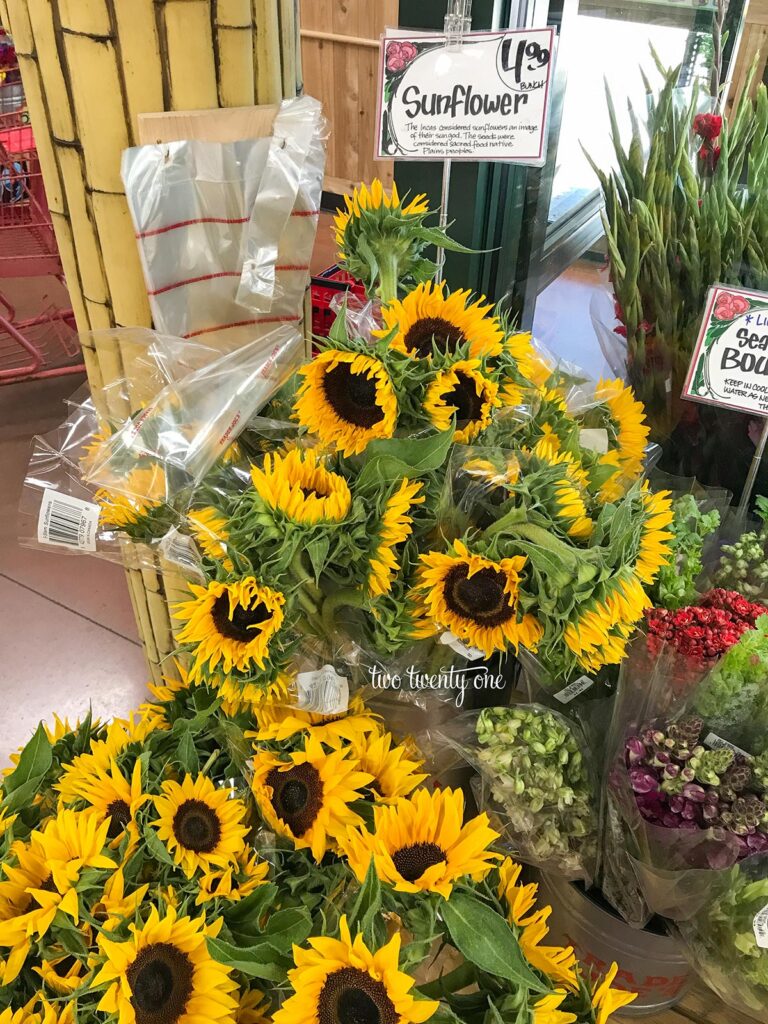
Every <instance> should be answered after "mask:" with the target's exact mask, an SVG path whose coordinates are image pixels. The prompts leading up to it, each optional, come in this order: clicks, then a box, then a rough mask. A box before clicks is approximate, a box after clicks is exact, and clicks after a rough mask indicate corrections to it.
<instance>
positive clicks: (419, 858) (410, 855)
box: [392, 843, 445, 882]
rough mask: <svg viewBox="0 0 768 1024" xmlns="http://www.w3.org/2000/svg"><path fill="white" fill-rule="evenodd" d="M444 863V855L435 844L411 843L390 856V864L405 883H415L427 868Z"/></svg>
mask: <svg viewBox="0 0 768 1024" xmlns="http://www.w3.org/2000/svg"><path fill="white" fill-rule="evenodd" d="M444 862H445V853H444V852H443V851H442V850H441V849H440V847H439V846H438V845H437V843H411V845H410V846H403V847H402V848H401V849H399V850H398V851H397V852H396V853H394V854H393V855H392V863H393V864H394V865H395V867H396V868H397V870H398V872H399V874H400V875H401V876H402V877H403V878H404V879H405V880H406V882H415V881H416V879H417V878H421V876H422V875H423V874H424V872H425V871H426V870H427V868H431V867H432V866H433V865H434V864H442V863H444Z"/></svg>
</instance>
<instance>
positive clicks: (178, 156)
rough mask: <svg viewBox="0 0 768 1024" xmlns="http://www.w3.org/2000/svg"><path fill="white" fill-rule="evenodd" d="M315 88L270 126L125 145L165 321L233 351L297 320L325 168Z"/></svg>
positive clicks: (170, 329) (150, 277)
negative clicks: (250, 133) (256, 132)
mask: <svg viewBox="0 0 768 1024" xmlns="http://www.w3.org/2000/svg"><path fill="white" fill-rule="evenodd" d="M325 135H326V128H325V122H324V119H323V117H322V112H321V105H320V103H319V102H318V101H317V100H314V99H312V98H311V97H307V96H305V97H301V98H299V99H295V100H285V101H284V102H283V103H282V105H281V107H280V110H279V112H278V114H277V117H276V118H275V122H274V127H273V134H272V136H271V137H269V138H264V139H245V140H242V141H238V142H233V143H223V144H222V143H212V142H199V141H187V142H171V143H165V144H162V145H153V146H141V147H138V148H134V149H129V150H126V152H125V154H124V156H123V167H122V174H123V180H124V182H125V189H126V196H127V199H128V205H129V207H130V210H131V214H132V217H133V221H134V225H135V228H136V233H137V237H138V240H139V248H140V252H141V258H142V263H143V266H144V275H145V279H146V284H147V291H148V294H149V299H150V306H151V309H152V317H153V320H154V323H155V324H156V325H157V327H158V329H159V330H161V331H164V332H166V333H168V334H174V335H177V336H178V337H180V338H185V339H189V338H197V337H203V336H204V337H205V338H206V340H208V341H209V342H210V343H211V344H214V345H215V346H216V347H217V348H218V349H219V350H220V351H231V350H232V349H235V348H238V347H240V346H242V345H244V344H247V343H248V342H250V341H252V340H253V339H254V338H258V337H261V336H263V335H264V334H265V333H268V332H269V331H270V330H271V329H272V328H274V326H275V324H277V323H281V322H286V323H293V324H298V323H299V320H300V317H301V310H302V303H303V300H304V293H305V291H306V288H307V286H308V284H309V259H310V256H311V253H312V247H313V244H314V239H315V233H316V230H317V218H318V213H319V208H320V195H321V191H322V181H323V171H324V166H325V147H324V139H325Z"/></svg>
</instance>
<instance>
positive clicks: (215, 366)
mask: <svg viewBox="0 0 768 1024" xmlns="http://www.w3.org/2000/svg"><path fill="white" fill-rule="evenodd" d="M302 344H303V342H302V338H301V335H300V334H299V332H298V331H297V330H296V329H295V328H294V327H291V326H289V325H283V326H280V327H277V328H273V329H272V331H271V332H270V333H269V334H268V335H266V336H264V337H262V338H259V339H256V340H254V341H251V342H250V343H249V344H247V345H245V346H243V347H242V348H240V349H238V350H236V351H234V352H231V353H228V354H227V355H224V356H221V357H219V358H218V359H217V360H215V361H214V362H212V363H209V364H208V365H206V366H204V367H202V368H201V369H198V370H195V371H194V372H192V373H189V374H187V375H186V376H185V377H183V378H182V379H181V380H179V381H174V382H172V383H169V384H168V385H166V387H165V388H164V389H163V390H162V391H161V392H160V393H159V394H158V395H156V396H155V397H154V398H153V399H152V400H151V401H150V402H148V404H147V405H146V406H145V408H144V409H143V410H142V411H141V413H140V414H139V415H138V416H136V417H134V418H133V419H132V420H130V421H128V422H126V423H124V424H123V425H122V426H121V427H120V429H119V430H117V431H116V432H115V433H113V434H112V435H111V436H110V437H109V438H107V439H106V440H105V441H104V442H103V443H102V445H101V446H100V447H99V449H98V450H97V451H96V452H95V453H94V456H93V459H92V461H91V464H90V466H89V469H88V473H87V481H88V482H89V483H91V484H95V485H97V486H100V487H105V488H108V489H109V490H111V491H117V492H120V493H126V492H127V493H132V494H137V495H138V496H139V497H145V498H152V499H153V500H154V499H155V498H156V497H157V494H156V493H155V492H156V491H157V490H158V489H159V490H161V491H162V497H163V499H164V500H165V501H167V502H168V503H171V504H173V503H176V502H177V500H178V499H179V497H180V496H181V495H182V494H184V493H186V494H187V495H188V494H189V493H190V492H191V490H192V489H193V488H194V487H196V486H198V485H199V484H200V483H201V482H202V480H203V478H204V477H205V475H206V474H207V473H208V472H209V470H210V469H211V468H212V467H213V466H214V465H215V463H216V461H217V460H218V459H219V458H220V457H221V456H222V455H223V454H224V452H225V451H226V450H227V449H228V448H229V447H230V446H231V445H232V443H233V442H234V441H235V440H236V439H237V438H238V436H239V435H240V433H241V432H242V431H243V429H244V428H245V426H246V424H247V423H248V422H249V421H250V420H251V418H252V417H253V416H255V415H256V414H257V413H258V412H259V411H260V410H261V409H262V408H263V406H264V405H265V404H266V403H267V401H268V400H269V399H270V397H271V396H272V395H273V394H274V393H275V392H276V391H277V390H278V388H279V387H280V386H281V385H282V384H283V383H284V382H285V381H286V380H287V379H288V377H290V376H291V374H292V373H293V372H294V371H295V370H296V368H297V366H298V365H299V363H300V360H301V353H302ZM146 461H149V462H150V463H151V465H152V466H153V467H154V476H153V477H152V478H150V477H149V476H147V477H138V476H137V472H136V471H137V469H138V468H139V467H140V466H141V465H142V464H143V463H144V462H146ZM143 485H146V486H151V487H152V488H153V493H152V494H149V493H146V491H145V490H142V486H143Z"/></svg>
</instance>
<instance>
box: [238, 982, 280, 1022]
mask: <svg viewBox="0 0 768 1024" xmlns="http://www.w3.org/2000/svg"><path fill="white" fill-rule="evenodd" d="M235 1024H272V1001H271V999H270V998H269V996H267V995H265V994H264V992H262V991H261V990H260V989H258V988H246V989H243V990H242V991H241V992H240V996H239V999H238V1001H237V1010H236V1011H235Z"/></svg>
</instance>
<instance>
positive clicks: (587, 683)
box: [555, 676, 595, 704]
mask: <svg viewBox="0 0 768 1024" xmlns="http://www.w3.org/2000/svg"><path fill="white" fill-rule="evenodd" d="M594 684H595V680H594V679H590V678H589V676H579V678H578V679H574V681H573V682H572V683H568V685H567V686H565V687H563V689H562V690H560V691H559V692H558V693H556V694H555V700H559V701H560V703H561V704H570V703H571V701H572V700H575V699H576V698H577V697H578V696H579V694H580V693H584V692H585V690H588V689H589V688H590V687H591V686H594Z"/></svg>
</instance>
